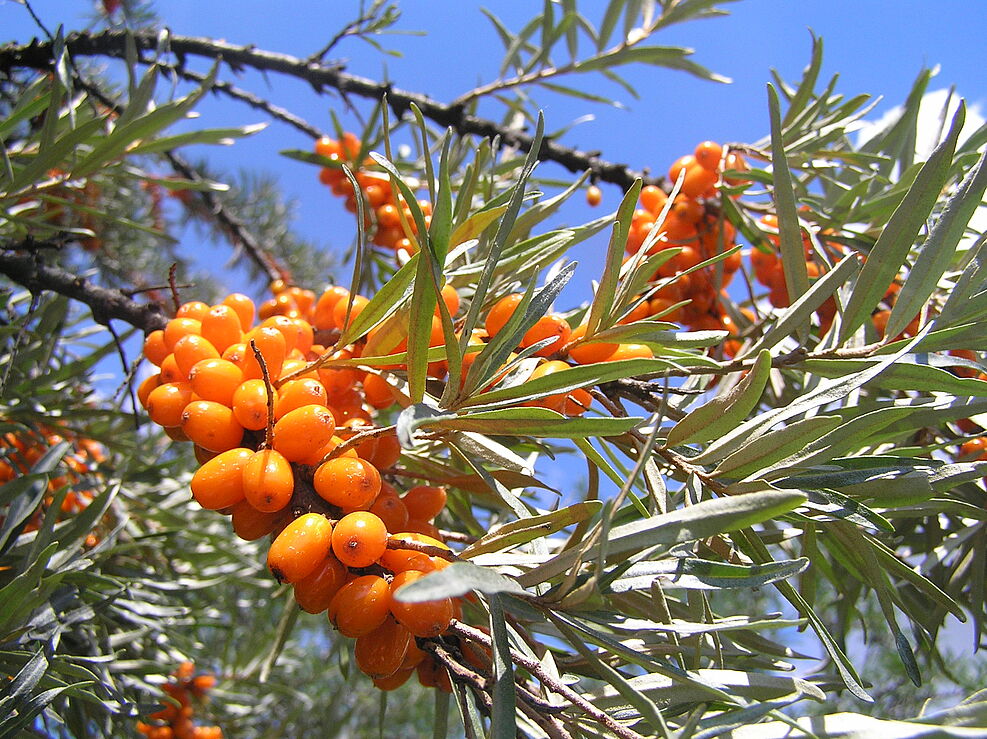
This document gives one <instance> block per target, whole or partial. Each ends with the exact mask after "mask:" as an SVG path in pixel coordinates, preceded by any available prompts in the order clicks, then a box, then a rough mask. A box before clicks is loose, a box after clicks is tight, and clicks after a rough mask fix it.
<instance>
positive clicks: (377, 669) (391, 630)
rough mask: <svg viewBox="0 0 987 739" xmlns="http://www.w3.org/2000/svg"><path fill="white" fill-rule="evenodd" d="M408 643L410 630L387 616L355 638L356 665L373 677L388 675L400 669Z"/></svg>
mask: <svg viewBox="0 0 987 739" xmlns="http://www.w3.org/2000/svg"><path fill="white" fill-rule="evenodd" d="M410 644H411V632H410V631H408V629H406V628H405V627H404V626H402V625H401V624H399V623H398V622H397V621H395V620H394V619H393V618H390V617H388V618H387V619H385V621H384V623H382V624H381V625H380V626H378V627H377V628H376V629H374V630H373V631H371V632H370V633H369V634H366V635H364V636H361V637H358V638H357V640H356V645H355V650H354V654H355V657H356V665H357V667H359V668H360V671H361V672H362V673H363V674H365V675H369V676H370V677H372V678H374V679H380V678H385V677H388V676H390V675H393V674H394V673H395V672H397V671H398V670H399V669H401V665H402V664H403V663H404V658H405V655H406V654H407V653H408V647H409V645H410Z"/></svg>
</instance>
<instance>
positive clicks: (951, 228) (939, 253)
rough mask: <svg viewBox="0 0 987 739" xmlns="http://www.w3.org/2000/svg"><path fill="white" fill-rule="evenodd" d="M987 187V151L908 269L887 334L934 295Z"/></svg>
mask: <svg viewBox="0 0 987 739" xmlns="http://www.w3.org/2000/svg"><path fill="white" fill-rule="evenodd" d="M985 190H987V151H985V152H984V153H983V155H982V156H981V157H980V160H979V161H978V162H977V165H976V166H975V167H974V168H973V169H972V170H970V172H969V174H967V176H966V178H965V179H964V180H963V182H962V184H961V185H960V186H959V187H958V188H957V190H956V192H954V193H953V194H952V195H951V196H950V198H949V200H948V201H947V202H946V206H945V208H944V209H943V211H942V214H941V215H940V216H939V219H938V220H937V221H936V224H935V226H933V227H932V233H930V234H929V238H928V239H926V241H925V244H923V245H922V249H921V251H919V253H918V257H916V259H915V263H914V264H913V265H912V266H911V269H909V270H908V279H907V280H905V283H904V285H902V288H901V290H900V292H899V293H898V297H897V298H896V299H895V303H894V307H893V308H892V309H891V317H890V318H888V325H887V329H886V330H885V332H884V333H885V336H897V335H898V334H900V333H901V332H902V331H903V330H904V328H905V327H906V326H907V325H908V324H909V323H910V322H911V321H912V319H913V318H914V317H915V316H916V315H918V314H919V312H920V311H921V310H922V306H923V305H924V304H925V301H926V300H928V298H929V296H930V295H932V292H933V291H934V290H935V289H936V286H937V285H938V284H939V280H940V279H941V278H942V276H943V273H944V272H945V271H946V269H947V268H948V267H949V265H950V262H951V261H952V259H953V255H954V254H955V253H956V246H957V245H958V244H959V242H960V239H961V238H962V237H963V235H964V234H965V233H966V230H967V225H968V224H969V223H970V219H971V218H972V217H973V214H974V213H975V212H976V210H977V208H979V207H980V205H981V203H982V202H983V198H984V191H985Z"/></svg>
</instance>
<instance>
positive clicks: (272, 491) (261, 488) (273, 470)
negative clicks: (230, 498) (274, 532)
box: [242, 449, 295, 513]
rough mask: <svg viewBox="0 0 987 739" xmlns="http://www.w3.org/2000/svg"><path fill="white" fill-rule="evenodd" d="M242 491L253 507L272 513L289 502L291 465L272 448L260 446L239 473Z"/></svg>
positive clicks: (292, 479)
mask: <svg viewBox="0 0 987 739" xmlns="http://www.w3.org/2000/svg"><path fill="white" fill-rule="evenodd" d="M242 485H243V494H244V496H246V498H247V500H248V501H249V502H250V505H252V506H253V507H254V508H256V509H257V510H258V511H262V512H264V513H274V512H276V511H280V510H281V509H282V508H284V507H285V506H287V505H288V503H290V502H291V495H292V493H293V492H294V490H295V477H294V473H293V471H292V469H291V464H290V463H289V462H288V460H287V459H285V458H284V456H283V455H282V454H281V453H280V452H278V451H276V450H274V449H261V450H259V451H257V452H254V454H253V455H252V456H251V457H250V459H248V460H247V461H246V463H245V464H244V466H243V474H242Z"/></svg>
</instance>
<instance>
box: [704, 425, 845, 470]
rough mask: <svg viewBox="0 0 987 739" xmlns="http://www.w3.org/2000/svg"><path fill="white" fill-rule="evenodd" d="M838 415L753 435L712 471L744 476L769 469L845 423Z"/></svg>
mask: <svg viewBox="0 0 987 739" xmlns="http://www.w3.org/2000/svg"><path fill="white" fill-rule="evenodd" d="M843 422H844V421H843V419H842V418H840V417H839V416H813V417H812V418H806V419H804V420H801V421H796V422H795V423H792V424H789V425H788V426H785V427H783V428H780V429H778V430H776V431H770V432H768V433H767V434H764V435H762V436H755V437H753V438H752V439H751V440H750V441H749V442H748V443H746V444H744V446H742V447H740V449H738V450H737V451H735V452H733V453H732V454H730V455H729V456H728V457H727V458H726V459H724V460H723V461H722V462H720V464H719V465H718V466H717V467H716V469H714V470H713V472H712V473H711V474H712V476H713V477H717V476H720V475H729V476H730V477H733V478H742V477H747V476H749V475H753V474H755V473H757V472H761V471H763V470H766V469H770V468H771V466H772V465H774V464H775V463H776V462H778V461H780V460H783V459H785V458H786V457H788V456H790V455H792V454H795V453H796V452H798V451H800V450H801V449H804V448H805V447H806V446H808V445H809V444H811V443H812V442H814V441H816V440H817V439H819V437H821V436H823V435H825V434H827V433H828V432H830V431H832V430H833V429H835V428H837V427H839V426H840V425H841V424H843Z"/></svg>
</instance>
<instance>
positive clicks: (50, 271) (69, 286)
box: [0, 244, 168, 333]
mask: <svg viewBox="0 0 987 739" xmlns="http://www.w3.org/2000/svg"><path fill="white" fill-rule="evenodd" d="M3 248H4V249H10V248H16V246H14V245H6V244H5V245H3ZM0 273H2V274H4V275H6V276H7V277H9V278H10V279H11V280H13V281H14V282H16V283H18V284H21V285H23V286H24V287H26V288H27V289H28V290H31V291H32V292H42V291H44V290H51V291H53V292H56V293H59V294H60V295H65V296H66V297H69V298H73V299H75V300H78V301H79V302H82V303H85V304H86V305H88V306H89V310H90V311H92V315H93V319H94V320H95V321H96V322H97V323H101V324H103V325H104V326H109V325H110V321H111V320H113V319H118V320H121V321H124V322H126V323H129V324H130V325H131V326H135V327H137V328H139V329H142V330H143V331H144V332H145V333H149V332H151V331H154V330H155V329H159V328H164V327H165V324H166V323H168V317H167V316H166V315H165V314H164V311H163V310H162V309H161V307H160V306H159V305H155V304H154V303H138V302H137V301H135V300H132V299H131V298H130V297H128V296H127V294H126V293H124V292H123V291H122V290H115V289H110V288H105V287H100V286H99V285H94V284H93V283H92V282H90V281H89V280H87V279H85V278H84V277H79V276H78V275H73V274H71V273H69V272H66V271H65V270H63V269H60V268H58V267H49V266H47V265H45V264H43V263H42V262H41V261H40V260H39V259H37V258H36V257H35V256H33V255H29V254H17V253H13V252H10V251H2V252H0Z"/></svg>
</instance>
